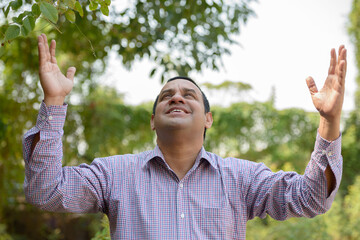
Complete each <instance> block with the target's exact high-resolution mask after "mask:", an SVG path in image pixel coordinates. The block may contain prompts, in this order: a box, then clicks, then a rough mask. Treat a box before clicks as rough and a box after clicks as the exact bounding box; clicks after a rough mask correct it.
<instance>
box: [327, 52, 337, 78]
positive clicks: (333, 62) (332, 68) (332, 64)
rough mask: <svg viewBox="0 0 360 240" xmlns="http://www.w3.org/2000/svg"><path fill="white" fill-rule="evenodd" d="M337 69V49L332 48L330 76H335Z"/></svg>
mask: <svg viewBox="0 0 360 240" xmlns="http://www.w3.org/2000/svg"><path fill="white" fill-rule="evenodd" d="M335 69H336V52H335V49H334V48H332V49H331V51H330V66H329V71H328V74H329V75H330V74H335Z"/></svg>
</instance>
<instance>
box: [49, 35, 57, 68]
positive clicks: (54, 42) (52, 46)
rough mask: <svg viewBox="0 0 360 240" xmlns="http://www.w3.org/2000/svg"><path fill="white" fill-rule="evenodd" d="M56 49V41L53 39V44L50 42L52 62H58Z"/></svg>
mask: <svg viewBox="0 0 360 240" xmlns="http://www.w3.org/2000/svg"><path fill="white" fill-rule="evenodd" d="M55 49H56V41H55V40H51V44H50V55H51V62H52V63H55V64H56V57H55Z"/></svg>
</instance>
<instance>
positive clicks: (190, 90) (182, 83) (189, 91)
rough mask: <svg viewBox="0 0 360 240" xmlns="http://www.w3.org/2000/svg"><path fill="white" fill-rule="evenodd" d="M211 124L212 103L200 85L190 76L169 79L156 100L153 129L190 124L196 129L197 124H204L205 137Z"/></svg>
mask: <svg viewBox="0 0 360 240" xmlns="http://www.w3.org/2000/svg"><path fill="white" fill-rule="evenodd" d="M200 111H201V112H200ZM186 124H188V125H186ZM211 124H212V116H211V112H210V104H209V101H208V99H207V98H206V96H205V94H204V92H203V91H202V90H201V89H200V87H199V86H198V85H197V84H196V83H195V82H194V81H193V80H192V79H190V78H188V77H174V78H171V79H169V80H168V81H167V83H166V84H165V85H164V87H163V88H162V90H161V91H160V94H159V95H158V96H157V97H156V100H155V102H154V106H153V115H152V120H151V127H152V129H153V130H156V129H157V128H159V127H166V126H167V127H174V128H175V129H176V128H178V129H181V128H183V127H186V126H188V127H190V128H191V127H192V128H193V129H194V131H195V130H197V126H203V130H202V131H203V136H204V138H205V133H206V129H207V128H210V127H211ZM157 133H158V131H157Z"/></svg>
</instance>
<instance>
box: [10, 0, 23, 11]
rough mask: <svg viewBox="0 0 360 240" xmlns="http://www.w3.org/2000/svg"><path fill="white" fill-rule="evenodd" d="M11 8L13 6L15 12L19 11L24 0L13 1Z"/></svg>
mask: <svg viewBox="0 0 360 240" xmlns="http://www.w3.org/2000/svg"><path fill="white" fill-rule="evenodd" d="M9 6H11V8H12V9H13V10H18V9H19V8H20V7H21V6H22V0H15V1H12V2H11V3H10V4H9Z"/></svg>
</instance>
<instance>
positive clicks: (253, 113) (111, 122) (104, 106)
mask: <svg viewBox="0 0 360 240" xmlns="http://www.w3.org/2000/svg"><path fill="white" fill-rule="evenodd" d="M42 2H47V3H49V4H50V3H51V4H52V3H53V1H36V3H35V2H33V1H30V0H24V1H22V0H16V1H3V2H2V3H0V8H2V10H3V12H2V13H0V14H2V15H0V16H1V18H0V24H1V26H0V33H1V34H2V38H0V39H1V42H2V43H4V44H3V46H1V48H0V57H1V61H0V113H1V114H0V146H1V147H0V192H1V197H0V239H90V238H92V237H93V238H94V239H107V238H108V225H107V221H106V218H103V216H101V215H97V214H91V215H78V214H58V213H47V212H42V211H39V210H37V209H35V208H34V207H32V206H30V205H29V204H27V203H26V202H25V199H24V194H23V190H22V182H23V180H24V164H23V160H22V150H21V138H22V135H23V134H24V132H25V131H26V130H27V129H29V128H31V127H32V126H33V125H34V124H35V120H36V115H37V110H38V108H39V102H40V101H41V100H42V92H41V89H40V87H39V83H38V77H37V69H38V60H37V50H36V47H34V46H36V35H38V34H39V32H45V33H47V35H48V36H49V38H54V39H57V41H58V42H61V44H58V47H57V58H58V62H59V63H60V64H62V65H61V66H60V67H61V68H62V69H65V68H66V67H68V66H70V65H75V66H76V67H77V84H76V86H75V89H74V91H73V93H72V95H71V98H69V99H68V102H70V105H71V107H70V108H69V111H68V115H67V122H66V126H65V135H64V139H63V141H64V152H65V155H64V161H63V163H64V164H65V165H77V164H79V163H82V162H88V163H90V162H91V161H92V160H93V159H94V158H95V157H98V156H106V155H113V154H123V153H129V152H140V151H143V150H146V149H151V148H152V147H153V146H154V138H155V136H154V134H153V132H152V131H151V130H150V127H149V119H150V116H151V108H152V103H150V102H149V103H145V104H141V105H137V106H132V105H128V104H125V103H124V101H123V96H122V95H121V94H120V93H118V92H116V91H115V90H114V89H111V88H108V87H104V86H102V85H101V84H100V82H98V81H97V80H96V79H98V77H99V76H101V74H102V73H103V71H104V70H105V69H106V66H107V64H108V55H109V53H110V52H111V51H115V52H117V53H118V54H119V56H120V57H121V59H122V63H123V64H124V66H126V67H128V68H131V65H132V64H133V63H134V61H136V60H139V59H143V58H148V59H149V60H150V61H153V62H155V63H156V64H157V65H156V67H155V68H154V69H153V70H152V71H151V72H149V75H150V76H155V75H154V74H155V73H157V76H160V79H159V81H163V80H164V79H166V78H167V77H168V76H169V74H172V73H176V74H178V75H187V74H190V73H191V72H192V71H201V70H202V69H204V68H210V69H215V70H216V69H218V68H221V57H222V56H223V55H224V54H228V53H229V52H230V50H229V46H231V45H232V44H236V43H235V42H234V40H232V37H233V36H234V34H238V33H239V32H240V28H241V26H242V25H243V24H245V23H246V22H247V20H248V18H250V19H251V17H252V16H253V14H254V13H253V12H252V10H251V9H250V8H249V7H248V3H249V2H250V1H239V4H238V5H234V4H235V3H233V2H231V1H229V2H226V1H224V2H222V1H200V0H198V1H175V0H174V1H171V0H167V1H150V0H147V1H133V2H132V4H131V5H130V6H129V7H128V8H125V9H122V10H119V9H116V8H114V9H113V8H109V10H110V11H109V12H108V14H109V15H110V16H112V19H113V20H112V21H109V20H108V19H107V18H104V17H103V15H104V14H105V15H106V13H107V11H106V9H104V7H103V6H101V4H100V3H101V2H102V1H95V0H94V1H90V2H88V1H76V2H78V3H79V4H81V7H82V9H83V13H82V15H83V16H82V17H81V16H80V10H79V9H78V11H75V10H74V9H73V8H71V7H70V6H71V4H72V2H73V1H71V0H69V1H55V3H56V4H55V6H57V11H59V15H58V17H59V18H58V21H57V22H56V25H55V24H54V23H51V21H50V22H49V19H46V15H44V14H43V15H41V16H40V15H39V17H38V19H37V20H36V24H34V26H33V28H32V26H31V24H30V28H32V29H30V30H31V31H23V30H21V32H20V34H22V35H25V36H20V35H19V36H18V37H16V38H13V39H11V40H10V42H9V41H8V40H9V39H6V34H5V33H6V31H7V29H8V28H9V26H10V25H18V26H19V28H20V29H22V28H24V27H25V26H27V25H26V23H25V22H26V21H25V19H26V18H27V17H29V16H30V15H31V14H28V15H26V16H22V17H20V14H21V13H24V11H26V10H30V9H31V6H33V5H34V4H41V3H42ZM217 2H221V3H222V5H221V6H223V7H220V5H216V3H217ZM60 3H63V4H64V5H63V6H61V7H62V8H63V9H60ZM97 3H98V5H97V7H96V8H95V5H96V4H97ZM9 4H12V6H11V8H9V12H8V16H7V17H6V18H5V12H6V10H7V8H8V6H9ZM90 5H91V6H90ZM179 9H180V10H179ZM236 9H237V11H235V10H236ZM69 11H72V12H73V13H74V15H75V19H74V18H73V17H72V14H70V16H69V13H68V14H67V15H66V14H65V12H69ZM2 16H4V17H2ZM358 16H360V2H359V1H357V0H354V2H353V11H352V13H351V14H350V15H349V22H350V27H349V34H350V35H351V37H352V40H353V43H354V45H355V48H356V52H357V57H358V58H357V63H358V68H359V67H360V65H359V64H360V58H359V56H360V54H359V46H360V45H359V44H360V43H359V37H360V35H359V29H360V18H359V17H358ZM13 17H15V18H16V19H15V20H16V21H17V22H16V21H14V19H13ZM183 19H186V21H185V20H183ZM73 22H74V23H75V24H74V23H73ZM21 27H22V28H21ZM99 36H101V37H99ZM74 39H75V40H74ZM119 39H121V40H119ZM79 63H80V64H79ZM65 64H66V66H65ZM359 81H360V80H359V79H357V82H358V84H359V83H360V82H359ZM204 88H208V89H209V90H212V91H215V92H225V93H229V92H231V94H238V95H242V94H246V92H247V91H251V86H249V85H246V84H242V83H233V82H230V81H228V82H225V83H224V84H220V85H217V86H215V85H211V84H206V85H204ZM359 96H360V93H359V92H357V95H356V103H357V104H356V108H355V110H354V111H353V112H352V113H351V114H350V116H349V117H347V118H346V119H343V121H344V125H345V128H344V132H343V156H344V159H345V160H346V161H344V174H343V181H342V184H341V189H340V192H339V194H338V196H337V199H336V201H335V203H334V205H333V207H332V209H331V210H330V211H329V212H328V213H326V214H325V215H323V216H319V217H316V218H314V219H291V220H289V221H286V222H277V221H274V220H272V219H270V218H266V219H264V220H260V219H256V220H253V221H250V222H249V223H248V232H247V236H248V239H264V238H267V239H359V238H360V227H359V224H360V222H359V219H360V199H359V198H360V175H359V174H358V169H360V163H359V161H358V160H357V158H358V156H359V155H360V145H359V144H358V143H359V140H360V139H359V138H360V130H359V129H360V128H359V126H360V109H359V105H358V103H359V101H358V100H359ZM154 97H155V96H154ZM273 97H274V96H272V97H270V98H269V99H268V101H265V102H252V103H249V102H243V101H240V102H236V103H233V104H232V105H231V106H229V107H221V106H214V107H213V110H212V111H213V115H214V126H213V127H212V128H211V129H210V131H208V133H207V140H206V143H205V145H206V146H205V147H206V149H207V150H209V151H213V152H216V153H218V154H220V155H222V156H233V157H239V158H244V159H250V160H253V161H261V162H264V163H265V164H267V165H268V166H269V167H271V168H272V170H274V171H276V170H279V169H283V170H295V171H297V172H300V173H302V172H303V171H304V169H305V164H306V163H307V161H308V159H309V156H310V154H311V151H312V149H313V144H314V140H315V133H316V128H317V122H318V116H317V114H315V113H311V112H306V111H304V110H302V109H295V108H292V109H285V110H278V109H276V108H275V107H274V98H273ZM100 222H101V224H99V223H100Z"/></svg>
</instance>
